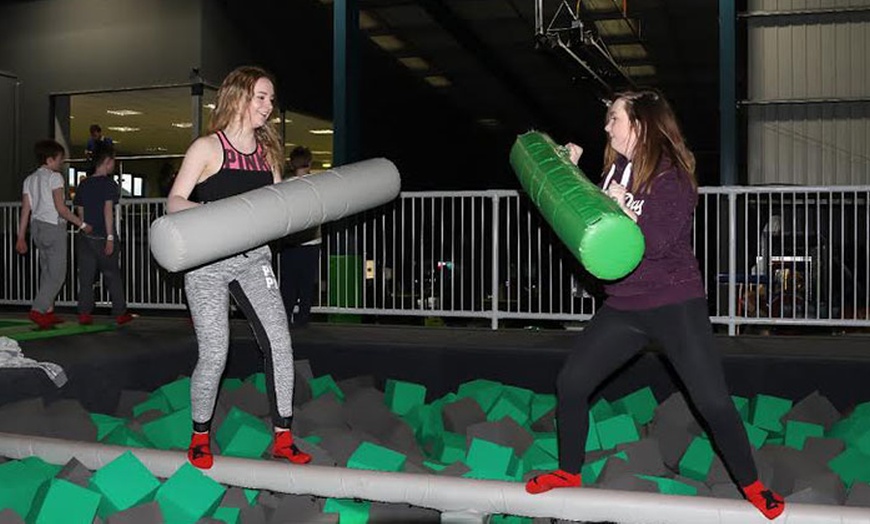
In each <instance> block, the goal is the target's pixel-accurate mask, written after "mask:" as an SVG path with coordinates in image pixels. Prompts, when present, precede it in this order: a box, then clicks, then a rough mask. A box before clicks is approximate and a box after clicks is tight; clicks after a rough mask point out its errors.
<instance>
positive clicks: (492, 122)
mask: <svg viewBox="0 0 870 524" xmlns="http://www.w3.org/2000/svg"><path fill="white" fill-rule="evenodd" d="M477 123H478V124H480V125H482V126H484V127H497V126H498V125H499V124H501V122H499V121H498V119H497V118H478V119H477Z"/></svg>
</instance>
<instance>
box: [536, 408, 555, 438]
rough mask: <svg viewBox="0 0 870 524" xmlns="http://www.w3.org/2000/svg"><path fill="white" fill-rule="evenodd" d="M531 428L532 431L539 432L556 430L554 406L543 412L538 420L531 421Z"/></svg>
mask: <svg viewBox="0 0 870 524" xmlns="http://www.w3.org/2000/svg"><path fill="white" fill-rule="evenodd" d="M531 428H532V431H538V432H540V433H549V432H551V431H556V408H553V409H551V410H550V411H548V412H546V413H544V414H543V415H541V417H540V418H538V420H536V421H534V422H532V425H531Z"/></svg>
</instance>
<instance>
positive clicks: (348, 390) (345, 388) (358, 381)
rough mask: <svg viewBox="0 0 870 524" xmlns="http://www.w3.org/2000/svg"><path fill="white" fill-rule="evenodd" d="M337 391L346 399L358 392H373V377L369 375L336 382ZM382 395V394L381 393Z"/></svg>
mask: <svg viewBox="0 0 870 524" xmlns="http://www.w3.org/2000/svg"><path fill="white" fill-rule="evenodd" d="M336 385H337V386H338V389H340V390H341V391H342V392H344V396H345V398H347V399H350V398H351V397H353V396H354V395H355V394H356V392H358V391H365V390H371V389H373V390H375V391H377V388H375V377H373V376H371V375H361V376H358V377H351V378H346V379H344V380H339V381H338V382H336ZM381 395H383V393H381Z"/></svg>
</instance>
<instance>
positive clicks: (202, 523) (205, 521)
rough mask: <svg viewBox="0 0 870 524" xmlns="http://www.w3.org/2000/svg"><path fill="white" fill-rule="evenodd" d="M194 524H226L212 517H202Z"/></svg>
mask: <svg viewBox="0 0 870 524" xmlns="http://www.w3.org/2000/svg"><path fill="white" fill-rule="evenodd" d="M196 524H226V523H225V522H224V521H222V520H221V519H216V518H214V517H203V518H201V519H199V520H197V521H196Z"/></svg>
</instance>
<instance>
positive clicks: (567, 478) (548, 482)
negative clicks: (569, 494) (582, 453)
mask: <svg viewBox="0 0 870 524" xmlns="http://www.w3.org/2000/svg"><path fill="white" fill-rule="evenodd" d="M582 484H583V482H582V481H581V479H580V475H579V474H575V473H568V472H567V471H562V470H561V469H557V470H556V471H554V472H552V473H544V474H543V475H538V476H537V477H533V478H532V479H531V480H529V481H528V482H526V492H527V493H531V494H532V495H537V494H538V493H543V492H545V491H550V490H551V489H553V488H579V487H580V486H581V485H582Z"/></svg>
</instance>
